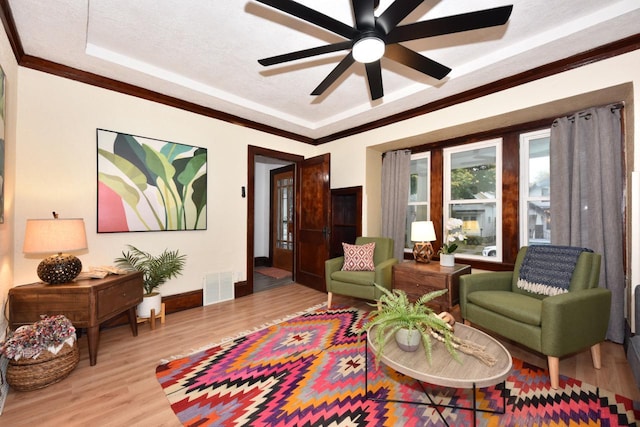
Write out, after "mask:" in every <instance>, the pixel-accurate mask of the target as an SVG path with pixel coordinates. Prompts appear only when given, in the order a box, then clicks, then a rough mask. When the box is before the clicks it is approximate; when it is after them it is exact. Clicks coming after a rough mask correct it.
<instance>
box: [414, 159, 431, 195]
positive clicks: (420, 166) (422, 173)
mask: <svg viewBox="0 0 640 427" xmlns="http://www.w3.org/2000/svg"><path fill="white" fill-rule="evenodd" d="M410 175H411V180H410V182H409V203H415V202H428V201H429V158H428V157H422V158H419V159H412V160H411V171H410Z"/></svg>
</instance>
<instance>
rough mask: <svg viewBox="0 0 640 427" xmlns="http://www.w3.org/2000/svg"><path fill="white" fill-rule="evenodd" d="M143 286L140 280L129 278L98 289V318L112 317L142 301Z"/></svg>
mask: <svg viewBox="0 0 640 427" xmlns="http://www.w3.org/2000/svg"><path fill="white" fill-rule="evenodd" d="M142 292H143V291H142V286H141V285H140V282H139V281H138V280H128V281H126V282H124V283H120V284H118V285H116V286H109V287H107V288H104V289H100V290H99V291H98V319H104V318H108V317H111V315H112V314H113V315H115V314H118V313H121V312H122V308H123V307H131V306H134V305H137V304H139V303H140V302H141V301H142Z"/></svg>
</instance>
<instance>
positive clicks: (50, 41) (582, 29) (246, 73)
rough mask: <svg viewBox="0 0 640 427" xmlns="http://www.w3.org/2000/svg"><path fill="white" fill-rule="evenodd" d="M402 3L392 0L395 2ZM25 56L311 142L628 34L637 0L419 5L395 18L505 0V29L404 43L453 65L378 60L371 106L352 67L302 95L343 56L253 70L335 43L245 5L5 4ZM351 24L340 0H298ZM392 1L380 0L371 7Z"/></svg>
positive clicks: (431, 0) (453, 0)
mask: <svg viewBox="0 0 640 427" xmlns="http://www.w3.org/2000/svg"><path fill="white" fill-rule="evenodd" d="M397 1H402V0H397ZM8 3H9V6H10V10H11V13H12V15H13V18H14V20H15V24H16V29H17V34H18V37H19V39H20V41H21V43H22V46H23V49H24V53H25V54H26V55H30V56H33V57H37V58H42V59H45V60H47V61H52V62H55V63H60V64H63V65H66V66H69V67H73V68H77V69H80V70H83V71H87V72H90V73H94V74H98V75H101V76H105V77H108V78H110V79H114V80H117V81H121V82H126V83H129V84H132V85H135V86H139V87H142V88H145V89H149V90H153V91H155V92H159V93H162V94H164V95H168V96H171V97H175V98H178V99H182V100H185V101H188V102H192V103H195V104H198V105H202V106H204V107H208V108H212V109H214V110H218V111H221V112H224V113H228V114H231V115H235V116H238V117H240V118H243V119H246V120H250V121H254V122H257V123H261V124H264V125H267V126H271V127H274V128H277V129H281V130H283V131H286V132H292V133H295V134H298V135H301V136H304V137H308V138H312V139H317V138H322V137H325V136H327V135H331V134H334V133H338V132H341V131H344V130H346V129H351V128H354V127H357V126H360V125H364V124H367V123H370V122H375V121H377V120H381V119H383V118H385V117H387V116H390V115H394V114H398V113H402V112H404V111H407V110H410V109H413V108H417V107H420V106H422V105H425V104H428V103H430V102H434V101H436V100H438V99H443V98H447V97H451V96H454V95H456V94H458V93H461V92H464V91H467V90H470V89H473V88H475V87H478V86H482V85H485V84H489V83H491V82H495V81H497V80H499V79H502V78H506V77H509V76H513V75H516V74H518V73H521V72H523V71H526V70H529V69H531V68H534V67H537V66H541V65H544V64H548V63H550V62H553V61H556V60H561V59H563V58H566V57H569V56H571V55H575V54H577V53H581V52H584V51H587V50H590V49H593V48H595V47H598V46H602V45H605V44H607V43H611V42H613V41H616V40H620V39H623V38H626V37H628V36H631V35H634V34H636V33H638V28H639V26H638V22H640V1H638V0H607V1H602V0H574V1H571V2H569V1H558V0H512V1H509V0H439V1H438V0H428V1H424V2H423V3H422V4H421V5H420V6H418V7H417V9H416V10H415V11H414V12H413V13H411V14H410V15H409V16H408V17H407V18H406V19H405V20H404V21H402V23H410V22H416V21H420V20H426V19H433V18H438V17H444V16H449V15H455V14H459V13H465V12H472V11H477V10H482V9H487V8H492V7H497V6H504V5H508V4H513V6H514V7H513V13H512V15H511V18H510V19H509V21H508V23H507V24H506V25H504V26H500V27H493V28H487V29H482V30H475V31H468V32H464V33H458V34H452V35H445V36H439V37H432V38H428V39H422V40H416V41H413V42H407V43H404V44H405V45H406V46H407V47H409V48H411V49H413V50H416V51H418V52H420V53H421V54H423V55H425V56H428V57H430V58H432V59H434V60H436V61H438V62H440V63H442V64H444V65H447V66H449V67H451V68H452V69H453V71H452V72H451V73H450V74H449V75H448V76H447V77H446V78H445V79H443V80H442V81H437V80H435V79H433V78H430V77H428V76H425V75H422V74H420V73H418V72H417V71H414V70H412V69H410V68H407V67H405V66H403V65H400V64H398V63H396V62H393V61H390V60H387V59H384V58H383V60H382V70H383V71H382V79H383V84H384V92H385V95H384V97H383V98H382V99H380V100H377V101H371V100H370V98H369V91H368V86H367V81H366V77H365V74H364V67H363V65H362V64H357V63H356V64H354V65H353V66H352V67H351V68H350V69H349V72H348V73H347V74H346V75H345V76H344V78H342V79H340V80H338V82H336V84H334V85H333V86H331V87H330V88H329V90H328V91H327V92H325V93H324V94H323V95H322V96H320V97H314V96H311V95H310V93H311V91H312V90H313V89H314V88H315V87H316V86H317V85H318V84H319V83H320V82H321V81H322V80H323V79H324V78H325V76H326V75H327V74H328V73H329V72H330V71H331V70H332V69H333V68H334V67H335V66H336V64H337V63H338V62H339V61H340V59H342V57H343V56H344V55H345V54H346V52H345V51H343V52H337V53H332V54H327V55H323V56H318V57H314V58H311V59H306V60H300V61H296V62H291V63H287V64H283V65H276V66H272V67H262V66H261V65H259V64H258V62H257V60H258V59H261V58H264V57H269V56H274V55H278V54H282V53H288V52H290V51H296V50H301V49H307V48H312V47H316V46H320V45H324V44H328V43H334V42H338V41H343V40H344V39H342V38H341V37H340V36H337V35H334V34H332V33H330V32H327V31H325V30H322V29H319V28H318V27H315V26H313V25H311V24H308V23H305V22H303V21H301V20H299V19H297V18H293V17H290V16H288V15H286V14H283V13H281V12H279V11H276V10H274V9H272V8H270V7H268V6H265V5H262V4H260V3H257V2H255V1H251V0H249V1H247V0H224V1H211V0H135V1H131V0H91V1H88V0H9V1H8ZM299 3H302V4H305V5H306V6H308V7H310V8H313V9H316V10H318V11H319V12H322V13H324V14H326V15H329V16H331V17H333V18H335V19H337V20H340V21H342V22H344V23H346V24H349V25H353V14H352V11H351V2H350V0H323V1H317V0H316V1H312V0H300V1H299ZM391 3H392V1H391V0H381V1H380V6H379V7H378V10H377V12H376V14H380V13H381V12H383V11H384V10H385V9H386V8H387V7H388V6H389V4H391Z"/></svg>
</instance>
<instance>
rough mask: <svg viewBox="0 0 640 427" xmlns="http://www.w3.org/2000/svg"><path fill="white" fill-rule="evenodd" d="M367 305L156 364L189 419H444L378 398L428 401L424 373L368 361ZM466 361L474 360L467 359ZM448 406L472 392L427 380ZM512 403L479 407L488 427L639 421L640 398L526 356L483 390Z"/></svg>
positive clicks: (448, 415)
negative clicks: (554, 380) (553, 373)
mask: <svg viewBox="0 0 640 427" xmlns="http://www.w3.org/2000/svg"><path fill="white" fill-rule="evenodd" d="M366 316H367V313H366V312H363V311H360V310H357V309H354V308H341V309H333V310H326V309H318V310H315V311H311V312H308V313H305V314H302V315H300V316H298V317H295V318H292V319H290V320H286V321H284V322H282V323H279V324H275V325H272V326H268V327H265V328H263V329H260V330H257V331H255V332H252V333H249V334H247V335H245V336H240V337H237V338H234V339H231V340H229V341H227V342H224V343H222V344H219V345H215V346H213V347H211V348H208V349H206V350H203V351H200V352H197V353H194V354H191V355H189V356H187V357H183V358H180V359H175V360H172V361H169V362H166V363H163V364H162V365H160V366H158V367H157V369H156V376H157V378H158V380H159V381H160V384H161V385H162V388H163V389H164V391H165V393H166V395H167V398H168V399H169V402H170V404H171V407H172V409H173V411H174V412H175V413H176V415H177V416H178V418H179V419H180V421H181V422H182V423H183V424H184V425H186V426H441V425H444V423H443V421H442V419H441V418H440V416H439V415H438V413H437V411H436V410H435V409H434V408H432V407H429V406H425V405H415V404H408V403H395V402H387V403H382V402H377V401H374V400H369V399H367V398H366V396H365V363H366V364H367V368H368V369H367V372H368V373H367V375H368V377H367V378H368V386H367V389H368V393H369V396H370V397H375V398H383V399H388V400H389V399H391V400H400V401H417V402H427V399H426V397H425V395H424V391H423V390H422V388H421V387H420V384H418V383H417V381H416V380H414V379H411V378H409V377H406V376H404V375H401V374H398V373H397V372H395V371H393V370H392V369H389V368H386V367H385V366H384V365H382V364H381V365H380V369H378V370H376V369H375V366H374V361H373V355H372V354H370V353H369V354H368V355H367V356H366V357H367V359H366V360H365V351H366V347H365V342H364V336H361V335H359V334H358V333H357V332H356V330H357V328H359V327H360V326H361V325H362V324H363V323H364V322H366ZM461 369H464V365H462V366H461ZM424 386H425V388H426V389H427V391H428V392H430V393H432V395H433V396H434V399H435V400H436V402H437V403H439V404H453V405H457V406H470V405H471V404H472V403H471V402H472V401H471V399H472V396H471V391H470V390H455V389H443V388H438V387H434V386H430V385H429V384H424ZM504 395H506V398H507V405H506V413H505V414H504V415H499V414H489V413H484V412H481V413H478V420H477V424H478V425H481V426H576V425H593V426H596V425H602V426H619V425H635V420H636V419H637V418H638V417H639V416H640V410H639V408H640V405H639V404H638V402H634V401H632V400H630V399H627V398H625V397H623V396H618V395H616V394H613V393H610V392H607V391H605V390H601V389H598V388H596V387H594V386H592V385H589V384H585V383H583V382H581V381H578V380H575V379H571V378H567V377H561V378H560V387H559V389H558V390H553V389H551V384H550V382H549V377H548V372H547V371H546V370H545V369H541V368H539V367H536V366H532V365H529V364H527V363H525V362H523V361H521V360H517V359H514V360H513V371H512V373H511V374H510V376H509V378H508V379H507V381H506V383H505V386H503V385H502V384H499V385H497V386H494V387H488V388H482V389H479V390H478V391H477V394H476V396H477V399H478V406H479V407H480V408H483V409H487V410H496V409H500V408H502V404H503V396H504ZM440 411H441V412H442V414H443V416H444V417H445V419H446V420H447V422H448V423H449V425H451V426H469V425H471V424H472V419H473V418H472V412H470V411H464V410H459V409H450V408H440Z"/></svg>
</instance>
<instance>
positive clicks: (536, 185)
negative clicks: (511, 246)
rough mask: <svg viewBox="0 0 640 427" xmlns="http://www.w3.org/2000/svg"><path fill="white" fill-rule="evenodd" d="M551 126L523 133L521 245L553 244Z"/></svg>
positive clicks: (521, 139) (521, 141) (521, 151)
mask: <svg viewBox="0 0 640 427" xmlns="http://www.w3.org/2000/svg"><path fill="white" fill-rule="evenodd" d="M550 133H551V130H550V129H543V130H539V131H535V132H528V133H523V134H521V135H520V245H521V246H526V245H548V244H550V243H551V230H550V227H551V216H550V213H549V208H550V191H549V189H550V176H551V174H550V170H551V168H550V160H549V159H550V157H549V139H550Z"/></svg>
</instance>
